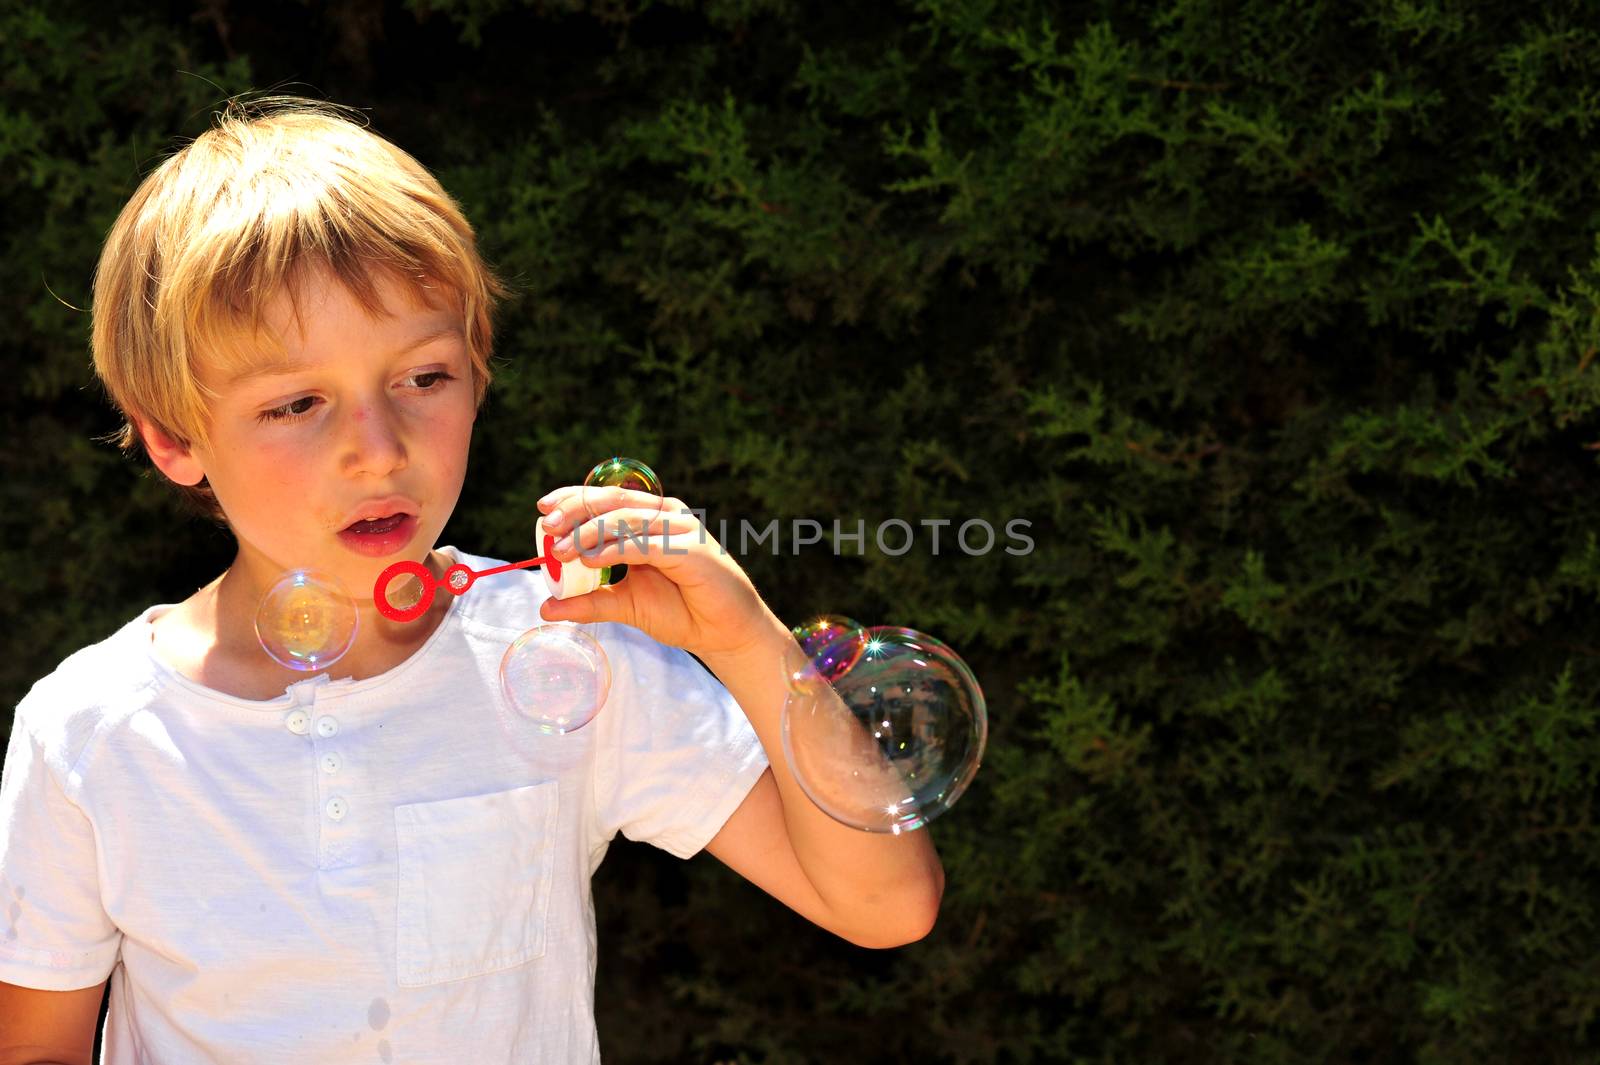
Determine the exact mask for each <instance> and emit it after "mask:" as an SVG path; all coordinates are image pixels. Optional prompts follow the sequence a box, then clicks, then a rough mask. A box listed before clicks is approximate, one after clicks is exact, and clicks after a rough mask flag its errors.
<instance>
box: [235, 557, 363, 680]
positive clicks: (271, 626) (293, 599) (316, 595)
mask: <svg viewBox="0 0 1600 1065" xmlns="http://www.w3.org/2000/svg"><path fill="white" fill-rule="evenodd" d="M356 618H357V615H356V604H355V601H354V600H353V599H351V598H350V596H349V594H348V593H347V592H346V591H345V590H344V585H342V584H340V583H339V582H338V580H336V579H335V578H333V577H330V576H328V575H327V574H325V573H318V572H316V571H315V570H304V569H296V570H290V571H289V572H288V573H285V574H284V575H283V576H282V577H279V578H278V580H277V582H276V583H275V584H273V586H272V587H271V588H269V589H267V594H266V595H264V596H262V597H261V604H260V605H259V606H258V607H257V608H256V639H257V640H259V641H260V642H261V649H262V650H264V651H266V652H267V654H269V655H271V656H272V659H273V661H275V662H277V663H279V664H280V665H284V666H288V667H289V668H290V669H298V670H314V669H324V668H326V667H328V666H331V665H333V663H335V662H337V661H338V660H339V659H340V658H342V657H343V656H344V653H345V652H346V651H348V650H350V646H351V644H353V643H355V640H356Z"/></svg>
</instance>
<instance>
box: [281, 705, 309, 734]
mask: <svg viewBox="0 0 1600 1065" xmlns="http://www.w3.org/2000/svg"><path fill="white" fill-rule="evenodd" d="M283 724H284V726H285V727H286V728H287V729H288V730H289V731H290V732H292V733H294V734H295V735H296V736H304V735H305V734H306V733H307V732H308V731H310V729H311V715H310V714H308V713H306V712H305V711H304V710H290V711H289V712H288V713H287V714H285V715H284V718H283Z"/></svg>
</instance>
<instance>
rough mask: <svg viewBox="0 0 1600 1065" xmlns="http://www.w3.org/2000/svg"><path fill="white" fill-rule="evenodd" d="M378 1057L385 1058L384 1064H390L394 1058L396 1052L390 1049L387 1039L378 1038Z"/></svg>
mask: <svg viewBox="0 0 1600 1065" xmlns="http://www.w3.org/2000/svg"><path fill="white" fill-rule="evenodd" d="M378 1057H380V1058H382V1059H383V1065H389V1062H391V1061H393V1060H394V1052H393V1051H391V1050H390V1049H389V1041H388V1040H387V1039H380V1040H378Z"/></svg>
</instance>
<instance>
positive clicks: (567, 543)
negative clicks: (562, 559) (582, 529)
mask: <svg viewBox="0 0 1600 1065" xmlns="http://www.w3.org/2000/svg"><path fill="white" fill-rule="evenodd" d="M555 550H556V554H558V555H564V554H566V553H567V552H568V551H571V550H572V537H570V536H563V537H562V538H561V539H559V540H557V541H556V543H555Z"/></svg>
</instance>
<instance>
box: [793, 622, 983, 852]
mask: <svg viewBox="0 0 1600 1065" xmlns="http://www.w3.org/2000/svg"><path fill="white" fill-rule="evenodd" d="M852 638H853V636H852V634H850V633H848V632H847V633H846V634H845V635H844V637H842V639H845V640H849V639H852ZM847 653H848V652H847V651H846V650H845V649H842V648H841V649H839V651H838V654H836V655H833V656H827V655H824V656H821V657H822V658H823V659H825V660H828V659H837V658H842V657H843V656H844V655H845V654H847ZM817 658H818V656H816V655H811V656H808V655H806V654H805V653H804V652H801V651H799V650H798V649H797V651H796V653H795V655H794V657H793V658H792V659H791V661H790V662H789V663H787V670H788V673H789V677H788V679H789V689H790V694H789V697H788V700H787V701H786V702H785V704H784V708H783V721H782V736H783V753H784V757H785V759H786V760H787V761H788V764H789V768H790V770H791V771H792V772H793V773H794V775H795V779H796V780H798V781H799V783H800V786H801V788H802V789H803V790H804V791H805V793H806V795H807V796H809V797H810V799H811V801H812V802H814V803H816V804H817V806H818V807H819V808H820V809H821V810H822V811H823V812H824V813H826V814H828V815H829V816H830V817H832V818H834V820H836V821H839V822H840V823H842V824H846V825H849V826H851V827H852V828H859V829H862V830H864V831H867V832H885V833H896V834H898V833H901V832H907V831H910V830H912V829H916V828H921V827H922V826H923V825H926V824H927V823H928V822H929V821H932V820H933V819H934V818H936V817H938V816H939V815H940V814H942V813H944V811H946V810H948V809H949V808H950V807H951V806H953V805H954V804H955V802H956V800H957V799H959V798H960V797H961V795H962V793H963V792H965V791H966V790H967V786H968V785H970V784H971V783H972V778H973V775H974V774H976V773H977V771H978V766H979V764H980V762H981V761H982V759H983V749H984V745H985V744H986V743H987V742H988V735H989V724H988V712H987V709H986V707H985V705H984V700H983V691H982V689H981V688H979V686H978V682H977V679H976V678H975V677H973V675H972V671H971V670H970V669H969V668H967V664H966V663H965V662H963V661H962V660H961V656H960V655H958V654H956V653H955V652H954V651H953V650H951V649H950V648H949V647H947V646H945V645H944V644H943V643H940V642H939V641H938V640H936V639H934V638H933V637H931V636H928V635H927V634H925V633H921V632H917V631H916V630H914V629H902V628H892V627H888V626H877V627H874V628H869V629H867V630H866V640H865V644H864V646H863V647H862V648H861V650H860V653H859V655H858V656H857V657H856V660H855V662H854V663H853V664H852V665H851V666H850V667H849V668H848V669H847V670H844V671H843V672H841V673H840V674H839V675H837V676H835V677H832V678H829V677H827V676H825V675H824V674H823V673H822V672H821V671H819V668H818V666H817V664H816V663H817Z"/></svg>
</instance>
